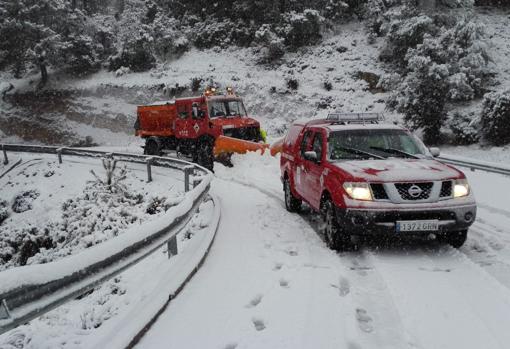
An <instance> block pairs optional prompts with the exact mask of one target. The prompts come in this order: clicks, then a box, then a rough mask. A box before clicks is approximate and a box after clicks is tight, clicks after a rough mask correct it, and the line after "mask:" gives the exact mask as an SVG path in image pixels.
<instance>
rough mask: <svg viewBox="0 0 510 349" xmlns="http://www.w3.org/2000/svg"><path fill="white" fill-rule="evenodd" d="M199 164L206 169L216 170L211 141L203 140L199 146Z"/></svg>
mask: <svg viewBox="0 0 510 349" xmlns="http://www.w3.org/2000/svg"><path fill="white" fill-rule="evenodd" d="M197 164H199V165H200V166H203V167H205V168H206V169H208V170H210V171H213V170H214V154H213V145H212V143H211V142H209V141H201V142H200V143H198V147H197Z"/></svg>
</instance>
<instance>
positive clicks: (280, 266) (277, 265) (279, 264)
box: [273, 262, 283, 270]
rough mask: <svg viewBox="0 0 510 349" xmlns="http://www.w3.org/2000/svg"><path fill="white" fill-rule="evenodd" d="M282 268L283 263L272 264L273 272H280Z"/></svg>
mask: <svg viewBox="0 0 510 349" xmlns="http://www.w3.org/2000/svg"><path fill="white" fill-rule="evenodd" d="M282 267H283V263H280V262H277V263H275V264H274V267H273V270H281V269H282Z"/></svg>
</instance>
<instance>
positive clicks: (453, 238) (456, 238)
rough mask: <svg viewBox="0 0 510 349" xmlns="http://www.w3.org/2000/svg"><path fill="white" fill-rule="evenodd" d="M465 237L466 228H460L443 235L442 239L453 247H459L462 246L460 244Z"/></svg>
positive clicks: (462, 243) (463, 241)
mask: <svg viewBox="0 0 510 349" xmlns="http://www.w3.org/2000/svg"><path fill="white" fill-rule="evenodd" d="M466 239H467V230H461V231H452V232H449V233H447V234H446V235H444V236H443V239H442V240H443V241H444V242H446V243H447V244H449V245H451V246H453V247H455V248H460V247H462V245H464V243H465V242H466Z"/></svg>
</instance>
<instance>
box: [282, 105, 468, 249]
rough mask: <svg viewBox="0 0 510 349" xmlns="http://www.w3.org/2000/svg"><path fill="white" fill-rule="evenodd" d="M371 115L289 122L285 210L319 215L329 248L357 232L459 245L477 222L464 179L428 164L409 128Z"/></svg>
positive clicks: (430, 156)
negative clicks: (309, 210)
mask: <svg viewBox="0 0 510 349" xmlns="http://www.w3.org/2000/svg"><path fill="white" fill-rule="evenodd" d="M382 120H383V118H382V116H380V115H377V114H340V113H333V114H330V115H329V116H328V118H327V119H321V120H313V121H308V122H296V123H294V124H293V125H292V126H291V127H290V129H289V131H288V134H287V135H286V137H285V139H284V141H283V146H282V155H281V164H280V166H281V179H282V182H283V189H284V193H285V205H286V207H287V210H289V211H291V212H295V211H298V210H299V209H300V208H301V204H302V202H303V201H304V202H306V203H307V204H308V205H309V206H310V207H311V208H312V209H313V210H315V211H317V212H319V213H320V216H321V220H322V224H321V230H323V233H324V236H325V239H326V242H327V243H328V245H329V246H330V247H331V248H333V249H339V250H342V249H348V248H351V247H352V246H353V239H352V238H353V236H356V235H358V236H359V235H382V234H390V235H398V236H412V235H422V236H423V235H426V236H430V234H433V235H434V236H435V237H437V239H439V240H441V241H444V242H446V243H449V244H451V245H452V246H454V247H457V248H458V247H460V246H462V245H463V244H464V242H465V241H466V237H467V231H468V228H469V226H470V225H471V224H472V223H473V222H474V220H475V217H476V203H475V200H474V196H473V193H472V190H471V189H470V187H469V184H468V182H467V180H466V177H465V175H464V174H463V173H462V172H461V171H459V170H457V169H456V168H453V167H451V166H449V165H446V164H444V163H441V162H440V161H437V160H436V159H434V157H435V156H438V155H439V150H438V149H437V148H431V149H427V148H426V147H425V145H424V144H423V143H422V142H421V141H420V140H419V139H418V138H416V137H415V136H414V135H413V134H412V133H410V132H409V131H408V130H406V129H404V128H402V127H400V126H396V125H389V124H381V123H380V121H382Z"/></svg>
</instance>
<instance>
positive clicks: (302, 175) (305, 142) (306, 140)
mask: <svg viewBox="0 0 510 349" xmlns="http://www.w3.org/2000/svg"><path fill="white" fill-rule="evenodd" d="M312 136H313V132H312V131H310V130H307V131H305V134H304V135H303V138H302V139H301V145H300V147H299V152H298V154H297V156H296V157H295V164H296V174H295V177H294V180H295V189H296V191H297V192H298V194H299V195H301V196H302V197H303V198H304V199H305V200H307V201H308V196H307V189H306V171H307V168H306V167H305V165H306V162H307V161H306V160H305V152H307V151H309V150H310V149H311V146H312Z"/></svg>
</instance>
